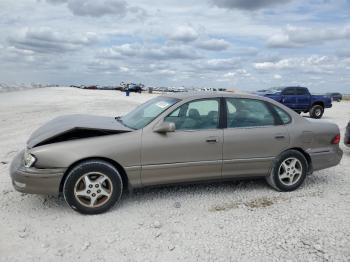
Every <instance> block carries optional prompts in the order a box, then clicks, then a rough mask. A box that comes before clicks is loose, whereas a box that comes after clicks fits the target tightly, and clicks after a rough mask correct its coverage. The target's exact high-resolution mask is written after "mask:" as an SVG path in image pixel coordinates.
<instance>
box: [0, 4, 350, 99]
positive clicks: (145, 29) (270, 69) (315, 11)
mask: <svg viewBox="0 0 350 262" xmlns="http://www.w3.org/2000/svg"><path fill="white" fill-rule="evenodd" d="M122 81H124V82H137V83H138V82H142V83H144V84H145V85H147V86H185V87H216V88H217V87H223V88H239V89H241V90H248V91H251V90H258V89H265V88H269V87H275V86H290V85H299V86H306V87H309V88H310V90H311V91H313V92H327V91H340V92H347V93H350V0H312V1H305V0H304V1H302V0H201V1H200V0H186V1H179V0H152V1H150V0H148V1H146V0H135V1H132V0H130V1H124V0H99V1H95V0H16V1H14V0H1V1H0V83H6V84H11V83H16V84H19V83H42V84H59V85H70V84H77V85H80V84H98V85H118V84H119V83H120V82H122Z"/></svg>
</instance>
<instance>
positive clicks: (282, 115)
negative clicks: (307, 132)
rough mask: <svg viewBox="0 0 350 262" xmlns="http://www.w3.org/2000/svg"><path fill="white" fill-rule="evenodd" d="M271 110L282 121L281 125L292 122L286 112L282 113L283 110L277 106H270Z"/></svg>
mask: <svg viewBox="0 0 350 262" xmlns="http://www.w3.org/2000/svg"><path fill="white" fill-rule="evenodd" d="M272 106H273V108H274V109H275V110H276V112H277V114H278V115H279V117H280V118H281V120H282V123H283V124H284V125H285V124H288V123H290V122H291V121H292V119H291V117H290V116H289V115H288V114H287V112H286V111H284V110H283V109H281V108H279V107H278V106H275V105H272Z"/></svg>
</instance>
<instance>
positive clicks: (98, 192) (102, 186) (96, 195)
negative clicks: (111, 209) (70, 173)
mask: <svg viewBox="0 0 350 262" xmlns="http://www.w3.org/2000/svg"><path fill="white" fill-rule="evenodd" d="M112 192H113V184H112V181H111V180H110V179H109V177H108V176H106V175H104V174H102V173H99V172H90V173H87V174H84V175H82V176H81V177H80V178H79V179H78V180H77V182H76V183H75V186H74V196H75V198H76V199H77V201H78V202H79V203H80V204H82V205H83V206H86V207H90V208H91V207H92V208H95V207H99V206H102V205H104V204H105V203H107V202H108V200H109V199H110V198H111V196H112Z"/></svg>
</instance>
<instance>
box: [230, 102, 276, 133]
mask: <svg viewBox="0 0 350 262" xmlns="http://www.w3.org/2000/svg"><path fill="white" fill-rule="evenodd" d="M226 104H227V127H229V128H234V127H254V126H271V125H274V124H275V118H274V116H273V114H272V113H271V112H270V110H269V108H268V107H267V105H266V104H265V102H263V101H260V100H255V99H249V98H227V99H226Z"/></svg>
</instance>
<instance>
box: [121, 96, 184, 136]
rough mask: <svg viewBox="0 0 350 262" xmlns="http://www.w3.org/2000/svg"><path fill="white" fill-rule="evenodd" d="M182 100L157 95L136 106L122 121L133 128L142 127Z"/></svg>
mask: <svg viewBox="0 0 350 262" xmlns="http://www.w3.org/2000/svg"><path fill="white" fill-rule="evenodd" d="M178 101H180V100H179V99H177V98H171V97H156V98H153V99H151V100H149V101H147V102H146V103H144V104H142V105H140V106H138V107H136V108H135V109H134V110H132V111H131V112H130V113H128V114H126V115H125V116H123V117H122V118H121V119H120V121H121V122H122V123H123V124H124V125H125V126H127V127H130V128H132V129H141V128H144V127H145V126H146V125H148V124H149V123H151V122H152V121H153V120H154V119H155V118H156V117H157V116H159V115H160V114H161V113H163V112H164V111H165V110H166V109H168V108H169V107H171V106H172V105H174V104H175V103H177V102H178Z"/></svg>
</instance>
